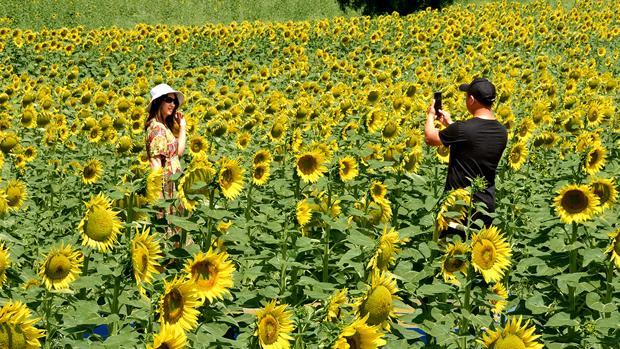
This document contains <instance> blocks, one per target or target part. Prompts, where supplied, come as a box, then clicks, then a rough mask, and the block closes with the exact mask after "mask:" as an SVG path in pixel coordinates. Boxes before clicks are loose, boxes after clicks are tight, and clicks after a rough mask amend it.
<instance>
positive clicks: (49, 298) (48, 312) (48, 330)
mask: <svg viewBox="0 0 620 349" xmlns="http://www.w3.org/2000/svg"><path fill="white" fill-rule="evenodd" d="M45 295H46V300H45V303H46V304H45V334H46V336H47V337H46V338H45V347H46V348H51V347H52V341H51V339H52V337H53V336H52V322H51V317H52V304H53V302H54V294H53V293H52V292H50V291H48V290H45Z"/></svg>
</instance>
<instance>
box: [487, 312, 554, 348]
mask: <svg viewBox="0 0 620 349" xmlns="http://www.w3.org/2000/svg"><path fill="white" fill-rule="evenodd" d="M529 325H530V321H529V320H527V321H525V322H523V318H522V317H521V316H519V317H511V318H509V319H508V322H507V323H506V325H505V326H504V328H498V329H495V330H490V329H487V330H486V331H485V332H484V333H483V334H482V339H480V340H478V342H480V343H481V344H482V345H483V346H484V347H485V348H493V349H512V348H521V349H542V348H544V345H542V344H541V343H538V341H536V339H538V338H539V337H540V335H537V334H534V332H535V331H536V327H534V326H532V327H529Z"/></svg>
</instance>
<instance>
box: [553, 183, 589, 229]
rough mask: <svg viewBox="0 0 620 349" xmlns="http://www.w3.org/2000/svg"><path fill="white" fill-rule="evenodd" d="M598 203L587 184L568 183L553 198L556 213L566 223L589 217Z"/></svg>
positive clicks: (583, 220) (577, 221) (580, 220)
mask: <svg viewBox="0 0 620 349" xmlns="http://www.w3.org/2000/svg"><path fill="white" fill-rule="evenodd" d="M598 205H599V201H598V198H597V197H596V195H594V193H593V192H592V190H591V189H590V187H588V186H587V185H577V184H569V185H567V186H565V187H564V188H562V189H560V191H559V193H558V196H556V197H555V200H554V207H555V212H556V214H557V215H558V216H559V217H560V220H561V221H562V222H564V223H567V224H570V223H573V222H575V223H581V222H585V221H587V220H589V219H591V218H592V216H593V215H594V214H595V213H596V212H597V210H598Z"/></svg>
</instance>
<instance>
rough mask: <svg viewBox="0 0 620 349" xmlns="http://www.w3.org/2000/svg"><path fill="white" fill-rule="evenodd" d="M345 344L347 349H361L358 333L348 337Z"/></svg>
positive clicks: (360, 337)
mask: <svg viewBox="0 0 620 349" xmlns="http://www.w3.org/2000/svg"><path fill="white" fill-rule="evenodd" d="M346 338H347V344H348V345H349V349H361V348H362V336H361V335H360V333H359V332H358V331H355V334H353V335H352V336H348V337H346Z"/></svg>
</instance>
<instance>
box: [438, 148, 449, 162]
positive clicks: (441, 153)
mask: <svg viewBox="0 0 620 349" xmlns="http://www.w3.org/2000/svg"><path fill="white" fill-rule="evenodd" d="M435 155H436V156H437V160H439V161H440V162H441V163H442V164H447V163H448V162H450V147H449V146H445V145H440V146H438V147H437V148H436V149H435Z"/></svg>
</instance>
